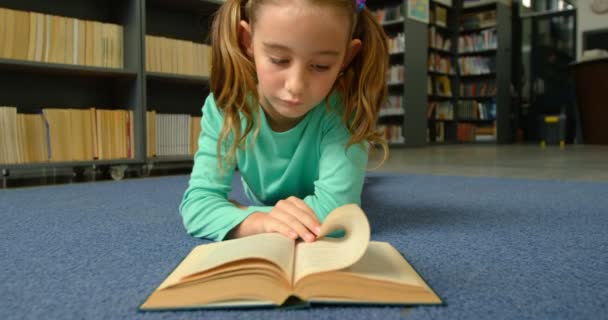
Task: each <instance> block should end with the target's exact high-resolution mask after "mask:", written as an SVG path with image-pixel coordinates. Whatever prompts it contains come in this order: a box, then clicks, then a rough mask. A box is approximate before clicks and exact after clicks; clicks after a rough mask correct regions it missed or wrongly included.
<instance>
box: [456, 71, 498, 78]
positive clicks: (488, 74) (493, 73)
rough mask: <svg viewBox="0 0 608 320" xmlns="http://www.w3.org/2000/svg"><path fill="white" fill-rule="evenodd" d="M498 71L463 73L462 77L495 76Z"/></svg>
mask: <svg viewBox="0 0 608 320" xmlns="http://www.w3.org/2000/svg"><path fill="white" fill-rule="evenodd" d="M494 76H496V72H489V73H480V74H461V75H460V77H461V78H483V77H494Z"/></svg>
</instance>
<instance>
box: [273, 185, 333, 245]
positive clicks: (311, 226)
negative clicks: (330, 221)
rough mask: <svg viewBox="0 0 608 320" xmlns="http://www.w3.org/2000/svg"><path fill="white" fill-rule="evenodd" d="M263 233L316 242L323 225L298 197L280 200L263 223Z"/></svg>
mask: <svg viewBox="0 0 608 320" xmlns="http://www.w3.org/2000/svg"><path fill="white" fill-rule="evenodd" d="M262 228H263V232H279V233H281V234H283V235H285V236H287V237H290V238H292V239H297V238H298V236H299V237H300V238H302V239H303V240H304V241H306V242H312V241H315V239H316V236H317V235H318V234H319V232H320V231H321V229H320V228H321V223H320V222H319V218H317V216H316V215H315V213H314V211H313V210H312V209H311V208H310V207H309V206H308V205H307V204H306V202H304V201H303V200H302V199H299V198H297V197H293V196H292V197H289V198H287V199H285V200H280V201H279V202H277V204H276V205H275V206H274V208H272V210H271V211H270V213H268V215H267V217H266V219H264V220H263V221H262Z"/></svg>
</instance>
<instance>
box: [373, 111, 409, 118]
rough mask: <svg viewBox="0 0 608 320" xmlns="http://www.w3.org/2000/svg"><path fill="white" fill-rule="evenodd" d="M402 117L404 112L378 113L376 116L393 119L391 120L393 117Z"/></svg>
mask: <svg viewBox="0 0 608 320" xmlns="http://www.w3.org/2000/svg"><path fill="white" fill-rule="evenodd" d="M404 115H405V113H404V112H401V113H390V112H389V113H380V114H379V115H378V118H391V117H393V118H394V117H399V118H400V117H403V116H404Z"/></svg>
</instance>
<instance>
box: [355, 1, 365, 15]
mask: <svg viewBox="0 0 608 320" xmlns="http://www.w3.org/2000/svg"><path fill="white" fill-rule="evenodd" d="M356 1H357V13H359V12H361V10H363V7H365V1H367V0H356Z"/></svg>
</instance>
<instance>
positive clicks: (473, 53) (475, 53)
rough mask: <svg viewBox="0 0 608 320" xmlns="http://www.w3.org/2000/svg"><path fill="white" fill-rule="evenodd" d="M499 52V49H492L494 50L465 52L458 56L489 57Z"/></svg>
mask: <svg viewBox="0 0 608 320" xmlns="http://www.w3.org/2000/svg"><path fill="white" fill-rule="evenodd" d="M497 51H498V49H496V48H492V49H483V50H477V51H465V52H459V53H458V55H460V56H480V55H488V54H490V55H491V54H496V52H497Z"/></svg>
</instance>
